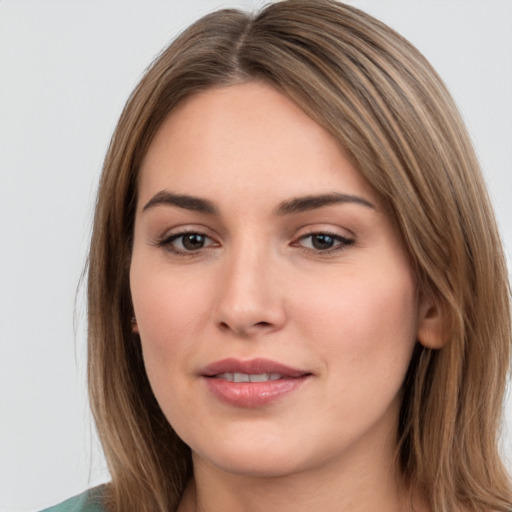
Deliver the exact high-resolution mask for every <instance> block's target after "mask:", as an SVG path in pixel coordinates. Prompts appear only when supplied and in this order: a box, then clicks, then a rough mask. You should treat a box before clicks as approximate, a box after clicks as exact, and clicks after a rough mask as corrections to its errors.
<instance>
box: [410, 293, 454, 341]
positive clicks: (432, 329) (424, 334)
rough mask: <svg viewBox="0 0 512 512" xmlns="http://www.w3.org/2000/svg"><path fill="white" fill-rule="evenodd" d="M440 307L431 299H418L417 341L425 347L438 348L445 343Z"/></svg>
mask: <svg viewBox="0 0 512 512" xmlns="http://www.w3.org/2000/svg"><path fill="white" fill-rule="evenodd" d="M443 323H444V322H443V315H442V313H441V308H440V307H439V305H438V304H436V303H435V302H434V301H433V300H429V299H427V298H425V297H424V298H422V299H420V302H419V307H418V334H417V339H418V341H419V342H420V343H421V344H422V345H423V346H424V347H426V348H432V349H440V348H442V347H444V345H446V343H447V342H448V340H447V339H446V333H445V329H444V325H443Z"/></svg>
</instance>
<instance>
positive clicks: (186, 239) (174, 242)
mask: <svg viewBox="0 0 512 512" xmlns="http://www.w3.org/2000/svg"><path fill="white" fill-rule="evenodd" d="M157 245H158V246H159V247H163V248H164V249H165V250H167V251H169V252H173V253H176V254H187V253H195V252H199V251H201V249H205V248H207V247H210V246H213V245H215V242H214V241H213V240H212V239H211V238H210V237H209V236H206V235H204V234H202V233H195V232H189V233H176V234H174V235H171V236H169V237H167V238H165V239H163V240H161V241H159V242H158V243H157Z"/></svg>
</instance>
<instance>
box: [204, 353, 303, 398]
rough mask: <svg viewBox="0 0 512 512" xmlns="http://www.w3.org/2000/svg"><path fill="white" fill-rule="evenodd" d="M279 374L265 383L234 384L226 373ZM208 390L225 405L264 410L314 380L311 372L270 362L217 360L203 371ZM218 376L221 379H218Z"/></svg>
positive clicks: (262, 360)
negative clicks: (261, 408)
mask: <svg viewBox="0 0 512 512" xmlns="http://www.w3.org/2000/svg"><path fill="white" fill-rule="evenodd" d="M230 373H231V374H233V373H244V374H249V375H258V374H263V373H268V374H279V375H280V377H279V379H276V380H267V381H263V382H233V381H231V380H226V379H225V378H223V377H222V375H223V374H230ZM199 375H200V378H201V379H202V380H203V382H204V383H205V384H206V386H207V388H208V390H209V391H210V392H211V393H212V394H213V395H214V396H215V397H216V398H217V399H218V400H220V401H221V402H223V403H225V404H228V405H231V406H234V407H243V408H256V407H263V406H265V405H267V404H270V403H272V402H275V401H277V400H279V399H280V398H283V397H284V396H285V395H288V394H289V393H291V392H293V391H295V390H298V389H299V388H300V387H302V385H303V384H304V383H305V382H306V381H308V380H309V379H310V377H311V376H312V374H311V372H308V371H306V370H303V369H300V368H294V367H291V366H288V365H284V364H282V363H278V362H277V361H272V360H270V359H251V360H247V361H242V360H239V359H234V358H229V359H223V360H221V361H216V362H214V363H211V364H209V365H207V366H206V367H204V368H203V369H202V370H200V372H199ZM216 376H221V377H220V378H217V377H216Z"/></svg>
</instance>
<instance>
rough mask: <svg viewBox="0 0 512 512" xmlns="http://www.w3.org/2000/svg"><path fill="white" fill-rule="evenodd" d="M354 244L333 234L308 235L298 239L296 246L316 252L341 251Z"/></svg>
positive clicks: (350, 240)
mask: <svg viewBox="0 0 512 512" xmlns="http://www.w3.org/2000/svg"><path fill="white" fill-rule="evenodd" d="M353 243H354V240H353V239H350V238H346V237H344V236H341V235H337V234H333V233H309V234H308V235H305V236H302V237H300V238H299V241H298V245H300V246H301V247H303V248H305V249H309V250H312V251H316V252H332V251H337V250H341V249H343V248H344V247H346V246H348V245H351V244H353Z"/></svg>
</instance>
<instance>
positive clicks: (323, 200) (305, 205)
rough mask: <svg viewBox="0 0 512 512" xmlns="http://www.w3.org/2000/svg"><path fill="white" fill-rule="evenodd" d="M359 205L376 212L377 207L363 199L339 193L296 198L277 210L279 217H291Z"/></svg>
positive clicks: (285, 202) (284, 202)
mask: <svg viewBox="0 0 512 512" xmlns="http://www.w3.org/2000/svg"><path fill="white" fill-rule="evenodd" d="M346 203H352V204H359V205H361V206H366V207H367V208H371V209H373V210H375V209H376V208H375V206H374V205H373V204H372V203H370V201H368V200H366V199H364V198H363V197H359V196H354V195H350V194H339V193H337V192H334V193H331V194H320V195H316V196H304V197H296V198H294V199H290V200H288V201H283V202H282V203H281V204H280V205H279V206H278V207H277V209H276V213H277V215H291V214H293V213H301V212H307V211H310V210H316V209H317V208H322V207H324V206H330V205H333V204H346Z"/></svg>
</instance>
